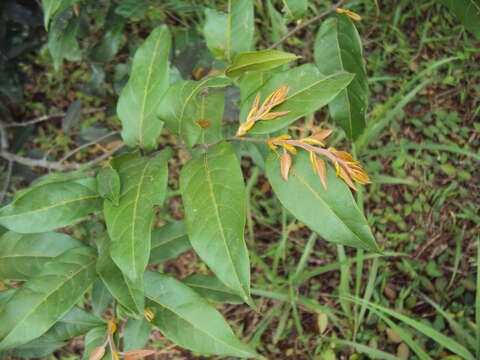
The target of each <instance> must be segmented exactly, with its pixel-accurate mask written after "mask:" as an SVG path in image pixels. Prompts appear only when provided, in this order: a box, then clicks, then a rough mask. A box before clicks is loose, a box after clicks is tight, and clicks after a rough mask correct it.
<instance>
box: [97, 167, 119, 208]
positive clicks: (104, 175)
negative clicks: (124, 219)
mask: <svg viewBox="0 0 480 360" xmlns="http://www.w3.org/2000/svg"><path fill="white" fill-rule="evenodd" d="M97 189H98V193H99V194H100V196H101V197H103V198H104V199H107V200H110V201H111V202H113V204H114V205H118V202H119V201H120V176H119V175H118V173H117V171H116V170H115V169H114V168H113V167H111V166H109V167H106V168H103V169H101V170H100V171H99V172H98V174H97Z"/></svg>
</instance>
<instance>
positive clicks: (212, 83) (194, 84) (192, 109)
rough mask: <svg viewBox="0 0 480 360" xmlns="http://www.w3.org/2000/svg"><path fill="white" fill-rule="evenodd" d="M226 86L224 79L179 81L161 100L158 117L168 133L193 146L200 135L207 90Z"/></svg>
mask: <svg viewBox="0 0 480 360" xmlns="http://www.w3.org/2000/svg"><path fill="white" fill-rule="evenodd" d="M227 85H230V80H229V79H227V78H225V77H211V78H207V79H204V80H201V81H191V80H184V81H180V82H178V83H176V84H175V85H173V86H172V87H170V88H169V89H168V91H167V93H166V94H165V96H164V97H163V98H162V102H161V103H160V108H159V109H160V110H159V112H158V116H159V118H160V119H161V120H163V121H164V122H165V125H166V126H167V127H168V129H169V130H170V131H172V132H173V133H174V134H177V135H180V136H182V137H183V139H184V140H185V142H186V143H187V145H188V146H193V145H195V144H196V143H197V142H198V140H199V137H200V135H201V133H202V128H201V127H200V124H199V121H200V120H202V117H201V116H202V112H204V111H205V105H204V104H203V103H204V97H205V95H206V93H207V92H208V91H209V90H208V88H218V87H225V86H227ZM202 104H203V105H202Z"/></svg>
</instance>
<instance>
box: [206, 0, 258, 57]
mask: <svg viewBox="0 0 480 360" xmlns="http://www.w3.org/2000/svg"><path fill="white" fill-rule="evenodd" d="M205 16H206V21H205V26H204V28H203V33H204V36H205V40H206V42H207V46H208V49H209V50H210V52H211V53H212V54H213V55H215V56H217V57H219V58H221V59H224V60H226V61H228V62H231V61H232V59H233V58H234V56H235V55H236V54H238V53H240V52H244V51H249V50H251V48H252V46H253V35H254V31H255V23H254V13H253V2H252V0H229V1H228V13H227V14H224V13H220V12H218V11H215V10H212V9H206V10H205Z"/></svg>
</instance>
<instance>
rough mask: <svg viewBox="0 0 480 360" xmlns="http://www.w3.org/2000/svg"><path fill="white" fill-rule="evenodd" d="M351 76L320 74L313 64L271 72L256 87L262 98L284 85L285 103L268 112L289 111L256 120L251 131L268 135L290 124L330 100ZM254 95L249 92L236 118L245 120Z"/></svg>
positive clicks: (347, 82)
mask: <svg viewBox="0 0 480 360" xmlns="http://www.w3.org/2000/svg"><path fill="white" fill-rule="evenodd" d="M352 79H353V75H352V74H349V73H345V72H341V73H337V74H333V75H329V76H323V75H321V74H320V72H319V71H318V69H317V68H316V66H314V65H312V64H305V65H302V66H298V67H295V68H293V69H289V70H287V71H284V72H281V73H278V74H275V75H274V76H273V77H272V78H271V79H270V80H268V81H267V82H266V83H265V85H263V86H262V87H261V88H260V89H259V92H260V96H261V99H262V101H263V100H264V99H266V98H267V96H269V95H270V94H271V93H272V92H273V91H275V90H276V89H278V88H279V87H280V86H281V85H283V84H285V85H286V86H287V87H288V88H289V92H288V96H287V99H286V100H285V102H283V103H282V104H280V105H279V106H276V107H275V108H274V109H273V110H272V111H275V112H277V111H287V110H288V111H290V112H289V113H288V114H286V115H284V116H281V117H279V118H277V119H273V120H266V121H259V122H257V123H256V124H255V126H254V127H253V128H252V130H250V131H249V133H251V134H268V133H271V132H274V131H277V130H280V129H283V128H284V127H286V126H288V125H290V124H291V123H293V122H294V121H295V120H297V119H299V118H301V117H302V116H306V115H310V114H312V113H314V112H315V111H317V110H318V109H320V108H321V107H322V106H324V105H326V104H328V103H329V102H330V101H332V100H333V99H334V98H335V96H337V94H338V93H339V92H340V91H341V90H342V89H344V88H345V87H346V86H347V85H348V84H349V83H350V81H351V80H352ZM255 95H256V94H252V95H251V96H250V97H249V99H248V100H247V101H246V103H244V104H243V106H242V111H241V115H240V118H241V119H242V121H245V120H246V118H247V114H248V112H249V111H250V108H251V106H252V103H253V100H254V98H255Z"/></svg>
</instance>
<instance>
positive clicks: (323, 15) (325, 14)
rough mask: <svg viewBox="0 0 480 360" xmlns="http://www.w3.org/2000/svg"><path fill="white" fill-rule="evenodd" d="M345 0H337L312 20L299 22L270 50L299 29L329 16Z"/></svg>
mask: <svg viewBox="0 0 480 360" xmlns="http://www.w3.org/2000/svg"><path fill="white" fill-rule="evenodd" d="M344 1H345V0H340V1H339V2H337V3H336V4H335V5H333V6H332V7H331V8H330V9H328V10H325V11H324V12H322V13H320V14H318V15H317V16H314V17H313V18H311V19H310V20H307V21H305V22H303V23H301V24H298V25H297V26H296V27H294V28H293V29H292V30H290V31H289V32H288V33H287V34H285V35H284V36H283V37H282V38H281V39H280V40H278V41H276V42H275V43H273V44H272V45H270V47H269V48H268V50H272V49H275V48H276V47H277V46H278V45H280V44H281V43H282V42H284V41H285V40H287V39H288V38H289V37H290V36H292V35H293V34H295V33H296V32H297V31H299V30H301V29H303V28H304V27H306V26H308V25H310V24H312V23H314V22H316V21H318V20H320V19H322V18H324V17H325V16H327V15H328V14H330V13H332V12H334V11H335V10H337V9H338V8H339V7H340V6H341V5H342V4H343V3H344Z"/></svg>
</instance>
